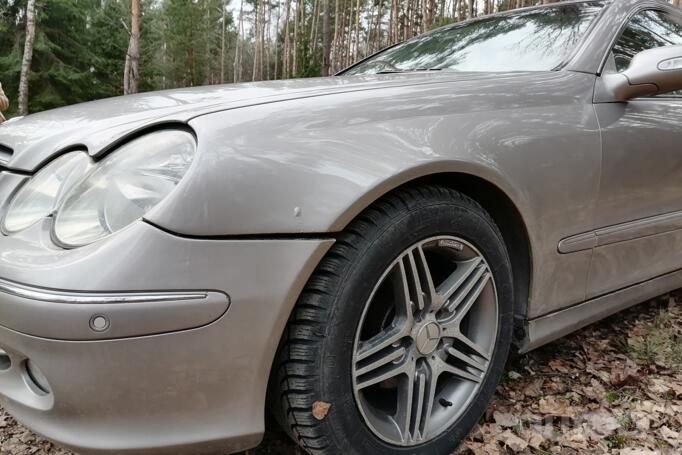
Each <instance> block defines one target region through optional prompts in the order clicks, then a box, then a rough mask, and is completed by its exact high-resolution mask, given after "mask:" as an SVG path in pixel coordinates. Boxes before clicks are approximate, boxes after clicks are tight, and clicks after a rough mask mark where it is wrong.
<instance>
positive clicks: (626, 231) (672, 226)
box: [558, 211, 682, 253]
mask: <svg viewBox="0 0 682 455" xmlns="http://www.w3.org/2000/svg"><path fill="white" fill-rule="evenodd" d="M678 229H682V211H678V212H671V213H665V214H663V215H655V216H651V217H647V218H642V219H640V220H634V221H628V222H626V223H621V224H616V225H613V226H607V227H603V228H600V229H596V230H594V231H591V232H585V233H582V234H578V235H573V236H571V237H566V238H565V239H562V240H561V241H560V242H559V245H558V250H559V252H560V253H574V252H576V251H583V250H589V249H591V248H595V247H600V246H604V245H611V244H613V243H619V242H626V241H628V240H635V239H639V238H643V237H649V236H652V235H657V234H664V233H666V232H672V231H676V230H678Z"/></svg>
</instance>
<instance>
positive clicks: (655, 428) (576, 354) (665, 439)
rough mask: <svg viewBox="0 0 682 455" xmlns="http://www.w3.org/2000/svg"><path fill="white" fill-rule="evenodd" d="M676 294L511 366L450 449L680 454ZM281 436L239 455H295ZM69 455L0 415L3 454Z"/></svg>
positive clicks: (681, 347)
mask: <svg viewBox="0 0 682 455" xmlns="http://www.w3.org/2000/svg"><path fill="white" fill-rule="evenodd" d="M681 302H682V294H678V295H673V296H670V297H665V298H661V299H656V300H654V301H651V302H648V303H645V304H642V305H639V306H637V307H635V308H633V309H630V310H628V311H626V312H625V313H621V314H619V315H617V316H614V317H611V318H610V319H608V320H606V321H603V322H601V323H598V324H595V325H593V326H590V327H588V328H586V329H584V330H582V331H580V332H578V333H576V334H573V335H571V336H568V337H566V338H564V339H561V340H559V341H556V342H554V343H552V344H550V345H548V346H545V347H544V348H541V349H539V350H537V351H535V352H532V353H530V354H528V355H524V356H517V357H515V358H513V359H511V360H510V361H509V364H508V366H507V372H506V374H505V378H504V380H503V382H502V384H501V385H500V387H499V388H498V390H497V394H496V396H495V399H494V401H493V403H492V404H491V405H490V407H489V408H488V411H487V412H486V415H485V416H484V418H483V419H482V422H481V424H480V425H479V426H478V427H477V428H476V429H475V430H474V432H473V433H472V435H471V436H470V438H469V439H468V440H467V441H466V442H465V443H464V444H463V446H462V447H461V448H460V449H459V450H458V451H457V452H456V453H457V454H458V455H462V454H472V455H497V454H538V455H540V454H541V455H549V454H562V455H564V454H565V455H574V454H575V455H577V454H617V455H648V454H661V455H664V454H665V455H667V454H682V368H681V367H682V303H681ZM299 453H300V452H298V451H297V449H296V448H295V446H294V445H293V444H292V443H291V442H290V441H289V440H288V439H287V438H286V437H285V436H284V435H283V434H282V433H281V432H280V431H278V430H276V429H271V430H269V431H268V433H267V435H266V438H265V441H264V442H263V444H261V446H260V447H258V448H257V449H253V450H250V451H247V452H244V453H243V454H241V455H264V454H282V455H294V454H299ZM2 454H11V455H20V454H21V455H28V454H31V455H43V454H57V455H70V452H68V451H65V450H62V449H59V448H56V447H55V446H53V445H52V444H50V443H49V442H47V441H45V440H43V439H41V438H39V437H36V436H35V435H33V434H32V433H31V432H30V431H28V430H26V429H25V428H24V427H22V426H21V425H18V424H17V423H16V422H15V421H14V419H12V418H11V417H9V416H8V415H7V414H5V413H4V412H2V413H0V455H2Z"/></svg>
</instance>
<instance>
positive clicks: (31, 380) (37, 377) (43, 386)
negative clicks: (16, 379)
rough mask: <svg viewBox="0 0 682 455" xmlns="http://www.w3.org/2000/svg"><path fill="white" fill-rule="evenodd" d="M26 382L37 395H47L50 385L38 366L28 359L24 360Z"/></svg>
mask: <svg viewBox="0 0 682 455" xmlns="http://www.w3.org/2000/svg"><path fill="white" fill-rule="evenodd" d="M24 370H25V379H26V384H27V385H28V386H29V387H30V388H31V390H33V392H35V393H36V394H38V395H49V394H50V392H51V390H50V385H49V384H48V383H47V378H46V377H45V375H44V374H43V372H42V371H40V369H39V368H38V366H37V365H36V364H35V363H33V362H31V361H30V360H26V361H24Z"/></svg>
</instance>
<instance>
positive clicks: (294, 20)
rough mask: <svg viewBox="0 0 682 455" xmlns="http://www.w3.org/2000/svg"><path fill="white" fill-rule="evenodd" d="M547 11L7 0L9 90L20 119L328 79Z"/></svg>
mask: <svg viewBox="0 0 682 455" xmlns="http://www.w3.org/2000/svg"><path fill="white" fill-rule="evenodd" d="M670 1H671V3H675V4H677V5H679V4H680V0H670ZM539 3H553V1H552V0H0V82H1V83H2V84H3V87H4V89H5V92H6V93H7V95H8V96H9V98H10V100H11V101H12V106H11V108H10V110H9V115H10V116H11V115H13V114H15V113H16V112H17V109H18V108H19V105H20V104H21V103H20V92H21V93H23V94H24V97H25V100H26V108H27V110H28V111H29V112H37V111H41V110H45V109H50V108H54V107H59V106H63V105H67V104H73V103H78V102H82V101H89V100H93V99H99V98H105V97H110V96H116V95H122V94H123V93H124V92H126V93H134V92H136V91H149V90H159V89H166V88H175V87H186V86H197V85H208V84H220V83H232V82H245V81H258V80H270V79H283V78H292V77H312V76H321V75H329V74H334V73H335V72H337V71H339V70H341V69H343V68H344V67H346V66H348V65H350V64H351V63H352V62H354V61H356V60H358V59H360V58H362V57H364V56H366V55H368V54H371V53H374V52H376V51H378V50H380V49H382V48H384V47H386V46H388V45H391V44H394V43H397V42H400V41H403V40H405V39H408V38H410V37H412V36H415V35H418V34H420V33H423V32H424V31H427V30H430V29H432V28H435V27H438V26H440V25H445V24H448V23H452V22H457V21H460V20H464V19H467V18H470V17H473V16H479V15H483V14H489V13H492V12H497V11H505V10H509V9H514V8H519V7H523V6H531V5H534V4H539ZM138 6H139V15H138V14H136V12H137V7H138ZM32 13H33V14H32ZM32 19H33V20H32ZM138 26H139V33H137V29H138ZM27 31H28V32H27ZM31 31H34V33H31ZM32 35H33V37H34V40H33V42H31V37H32ZM131 35H132V39H131ZM27 38H28V42H27ZM29 45H30V47H31V48H32V52H27V51H28V48H29ZM22 69H23V73H24V77H23V80H24V84H23V87H20V85H21V84H20V80H21V79H22ZM126 75H127V76H126ZM20 88H21V89H23V90H20Z"/></svg>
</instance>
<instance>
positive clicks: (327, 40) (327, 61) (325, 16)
mask: <svg viewBox="0 0 682 455" xmlns="http://www.w3.org/2000/svg"><path fill="white" fill-rule="evenodd" d="M330 15H331V11H330V7H329V0H322V75H323V76H329V74H330V68H331V53H332V46H331V30H329V23H330V20H329V19H330V18H329V16H330Z"/></svg>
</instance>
